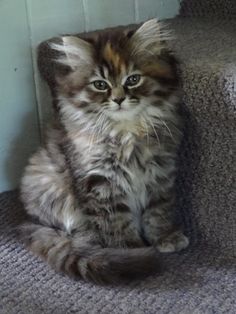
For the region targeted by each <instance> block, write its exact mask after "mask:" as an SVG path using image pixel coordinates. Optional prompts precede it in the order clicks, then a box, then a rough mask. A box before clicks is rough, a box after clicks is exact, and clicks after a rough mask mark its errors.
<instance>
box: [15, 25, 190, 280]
mask: <svg viewBox="0 0 236 314" xmlns="http://www.w3.org/2000/svg"><path fill="white" fill-rule="evenodd" d="M167 39H168V36H167V34H166V33H165V32H163V30H162V27H161V25H160V23H158V22H157V21H156V20H150V21H148V22H146V23H144V24H143V25H142V26H141V27H140V28H139V29H137V30H136V31H130V32H127V31H126V32H125V31H120V32H105V33H102V34H99V35H97V36H93V37H92V38H87V39H86V40H85V39H81V38H78V37H73V36H64V37H62V38H61V42H60V43H53V44H52V46H51V48H52V49H54V50H56V51H57V53H58V59H57V62H58V63H59V64H60V66H62V67H64V68H65V69H66V71H64V72H63V73H64V74H61V75H58V77H57V78H56V80H57V114H56V118H55V123H54V125H53V126H52V127H51V128H50V129H49V131H48V134H47V139H46V141H45V144H44V145H43V146H42V147H41V148H40V149H39V150H38V152H37V153H36V154H35V155H34V156H33V157H32V158H31V159H30V163H29V165H28V166H27V168H26V170H25V174H24V177H23V179H22V185H21V195H22V200H23V203H24V205H25V209H26V211H27V213H28V214H29V216H30V217H31V222H28V223H26V224H25V225H24V226H23V227H22V229H23V231H24V236H25V240H26V241H27V243H28V246H29V248H30V249H31V250H32V251H33V252H35V253H36V254H38V255H40V256H42V257H43V258H44V259H45V260H46V261H47V262H48V263H49V264H51V265H52V266H53V267H54V268H55V269H56V270H58V271H64V272H66V273H68V274H69V275H71V276H75V277H77V276H78V277H82V278H84V279H89V280H93V281H96V282H112V281H116V280H119V279H122V278H130V277H135V276H137V275H140V274H141V275H143V274H148V273H150V272H151V271H154V270H155V269H156V266H157V263H158V258H157V255H160V254H158V253H157V252H158V251H159V252H173V251H179V250H181V249H183V248H185V247H186V246H187V245H188V239H187V238H186V237H185V236H184V235H183V234H182V232H181V231H180V230H179V229H178V228H177V227H175V226H174V224H173V217H172V216H173V206H174V202H175V199H174V182H175V173H176V150H177V148H178V144H179V141H180V137H181V122H180V118H179V115H178V102H179V95H180V92H179V84H178V76H177V69H176V68H177V64H176V60H175V58H174V57H173V55H172V54H171V53H170V52H169V51H168V49H167V47H166V40H167Z"/></svg>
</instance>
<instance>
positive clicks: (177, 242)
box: [157, 231, 189, 253]
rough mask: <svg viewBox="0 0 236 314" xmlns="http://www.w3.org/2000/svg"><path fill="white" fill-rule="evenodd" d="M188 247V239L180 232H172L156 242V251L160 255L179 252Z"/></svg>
mask: <svg viewBox="0 0 236 314" xmlns="http://www.w3.org/2000/svg"><path fill="white" fill-rule="evenodd" d="M188 245H189V239H188V238H187V237H186V236H185V235H184V234H183V233H182V232H180V231H176V232H173V233H171V234H169V235H168V236H167V237H165V238H162V239H160V240H159V241H158V244H157V249H158V250H159V252H161V253H172V252H179V251H181V250H183V249H185V248H186V247H187V246H188Z"/></svg>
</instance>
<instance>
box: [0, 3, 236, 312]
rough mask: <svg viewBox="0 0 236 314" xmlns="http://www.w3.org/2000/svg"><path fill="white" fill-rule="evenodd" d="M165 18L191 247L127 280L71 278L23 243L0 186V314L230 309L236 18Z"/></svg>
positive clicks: (234, 282) (17, 209)
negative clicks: (178, 89)
mask: <svg viewBox="0 0 236 314" xmlns="http://www.w3.org/2000/svg"><path fill="white" fill-rule="evenodd" d="M192 2H193V1H192ZM167 22H168V23H169V25H170V28H172V29H174V30H175V40H174V41H173V42H172V43H171V45H172V47H173V49H174V50H175V51H176V54H177V55H178V56H179V58H180V60H181V68H182V81H183V89H184V103H183V115H184V116H185V120H186V128H185V136H184V141H183V144H182V148H181V150H180V158H179V164H180V171H179V176H178V181H177V190H178V202H177V214H178V215H177V216H178V217H179V219H181V221H182V222H183V224H184V226H185V228H186V232H187V233H188V235H189V236H190V238H191V244H190V248H189V249H188V250H186V252H182V253H180V254H168V255H163V265H164V266H165V268H164V270H163V272H162V273H161V274H160V275H156V276H154V277H149V278H146V279H145V280H142V281H135V282H132V283H130V284H129V285H126V286H121V285H120V286H108V287H99V286H96V285H93V284H90V283H85V282H82V281H78V282H75V281H72V280H70V279H69V278H67V277H65V276H63V275H60V274H56V273H55V272H54V271H53V270H51V269H50V268H49V267H48V266H47V265H46V264H44V263H43V262H42V261H40V260H39V259H37V258H36V257H34V256H33V255H32V254H31V253H28V252H27V251H26V250H25V249H24V247H23V245H22V244H21V242H20V240H19V237H18V235H17V232H16V229H15V228H16V226H17V225H18V224H19V223H20V221H21V220H23V218H24V214H23V212H22V206H21V204H20V203H19V202H18V201H17V194H16V193H15V192H7V193H3V194H2V195H0V267H1V268H0V287H1V288H0V313H1V314H16V313H17V314H18V313H20V314H25V313H27V314H28V313H34V314H41V313H45V314H51V313H55V314H65V313H81V314H85V313H88V314H91V313H94V314H95V313H105V314H106V313H115V314H118V313H125V314H129V313H130V314H131V313H132V314H144V313H147V314H156V313H158V314H164V313H166V314H167V313H170V314H177V313H181V314H189V313H195V314H202V313H203V314H205V313H207V314H208V313H209V314H213V313H214V314H221V313H229V314H235V313H236V300H235V290H236V269H235V262H236V211H235V203H236V202H235V181H234V180H235V169H236V165H235V157H234V155H235V145H233V141H235V112H236V95H235V92H236V82H235V80H236V36H235V31H236V21H234V20H231V21H229V20H226V19H221V20H219V19H217V20H214V19H213V20H211V21H209V19H204V18H197V19H195V18H176V19H173V20H169V21H167ZM234 144H235V143H234Z"/></svg>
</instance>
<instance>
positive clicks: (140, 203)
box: [83, 133, 157, 212]
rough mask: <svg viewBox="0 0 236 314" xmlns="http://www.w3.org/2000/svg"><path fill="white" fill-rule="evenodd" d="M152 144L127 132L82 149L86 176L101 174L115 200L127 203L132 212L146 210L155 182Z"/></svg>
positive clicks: (155, 167) (155, 168)
mask: <svg viewBox="0 0 236 314" xmlns="http://www.w3.org/2000/svg"><path fill="white" fill-rule="evenodd" d="M152 145H153V143H148V142H147V139H146V138H137V137H135V136H134V135H132V134H131V133H126V134H125V135H123V136H121V137H120V138H118V139H116V138H109V139H106V140H105V141H104V142H102V143H98V144H94V145H93V147H92V149H91V148H90V151H88V150H86V149H83V155H84V160H85V163H84V166H85V168H84V170H85V173H86V176H87V177H90V176H93V175H99V176H102V177H105V178H106V179H107V180H108V181H109V182H110V184H111V193H112V198H113V199H115V200H117V202H119V201H120V202H122V203H125V204H126V205H127V206H128V207H129V208H130V209H131V210H132V212H137V211H140V210H141V209H142V208H145V207H146V205H147V203H148V201H149V192H150V189H152V188H153V187H154V185H155V183H156V175H157V165H156V163H155V161H154V148H153V146H152Z"/></svg>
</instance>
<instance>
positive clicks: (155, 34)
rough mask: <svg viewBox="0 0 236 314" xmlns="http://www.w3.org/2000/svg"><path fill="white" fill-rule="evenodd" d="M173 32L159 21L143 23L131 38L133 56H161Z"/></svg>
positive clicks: (153, 20)
mask: <svg viewBox="0 0 236 314" xmlns="http://www.w3.org/2000/svg"><path fill="white" fill-rule="evenodd" d="M171 38H172V37H171V32H170V31H168V30H166V27H165V25H164V24H163V23H162V22H159V21H158V20H157V19H151V20H148V21H147V22H145V23H143V24H142V25H141V26H140V27H139V28H138V29H137V31H136V32H135V33H134V34H133V35H132V36H131V39H130V43H131V49H132V55H142V54H145V53H146V54H151V55H154V54H159V53H160V52H161V50H162V49H163V48H166V44H165V41H167V40H170V39H171Z"/></svg>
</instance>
